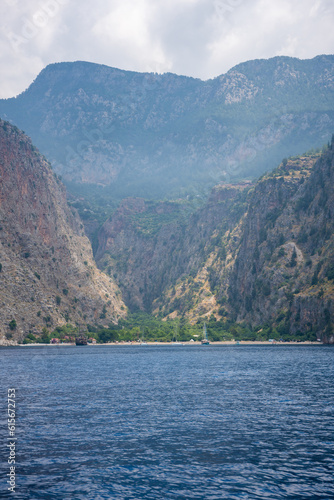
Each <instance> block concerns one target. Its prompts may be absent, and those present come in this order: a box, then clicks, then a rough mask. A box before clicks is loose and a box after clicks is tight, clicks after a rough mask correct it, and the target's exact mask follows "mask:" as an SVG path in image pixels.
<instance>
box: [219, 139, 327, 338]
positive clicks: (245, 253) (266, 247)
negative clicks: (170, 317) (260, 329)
mask: <svg viewBox="0 0 334 500" xmlns="http://www.w3.org/2000/svg"><path fill="white" fill-rule="evenodd" d="M333 149H334V143H333V141H332V144H331V145H330V147H329V148H328V150H327V151H325V152H324V153H323V154H322V155H321V156H319V157H312V156H311V157H305V158H297V159H295V160H293V159H292V160H290V161H287V162H284V163H283V164H282V165H281V166H280V167H279V168H278V169H276V171H274V173H273V174H270V175H268V176H266V177H265V178H263V179H262V180H261V181H260V182H259V183H258V184H257V186H256V188H255V190H254V193H253V196H252V198H251V200H250V205H249V209H248V214H247V217H246V219H245V222H244V227H243V232H242V238H241V242H240V247H239V250H238V255H237V258H236V261H235V265H234V270H233V273H232V276H231V278H230V288H229V301H230V310H231V312H233V314H234V317H235V318H236V319H237V320H238V321H246V322H249V323H251V324H252V325H253V326H255V325H260V324H264V323H268V324H272V325H275V326H276V327H277V329H278V330H279V331H280V332H282V333H283V332H285V331H289V332H292V333H297V334H298V332H304V333H305V332H307V331H313V332H317V334H318V335H319V336H321V338H322V339H325V340H326V341H331V342H333V341H334V337H333V318H334V316H333V315H334V302H333V299H334V282H333V279H334V250H333V249H334V245H333V244H334V234H333V233H334V231H333V229H334V227H333V220H334V219H333V215H334V191H333V185H334V184H333V182H334V151H333Z"/></svg>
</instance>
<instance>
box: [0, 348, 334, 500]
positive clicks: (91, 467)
mask: <svg viewBox="0 0 334 500" xmlns="http://www.w3.org/2000/svg"><path fill="white" fill-rule="evenodd" d="M0 380H1V397H0V399H1V401H0V403H1V416H0V439H1V464H0V472H1V481H0V498H7V496H8V497H9V498H15V500H21V499H24V500H26V499H33V500H37V499H43V500H48V499H57V500H58V499H59V500H67V499H76V500H81V499H82V500H84V499H85V500H86V499H92V500H99V499H115V500H116V499H129V500H130V499H131V500H132V499H133V500H139V499H159V500H160V499H161V500H165V499H205V500H210V499H212V500H213V499H228V500H232V499H271V500H274V499H308V498H309V499H333V498H334V485H333V472H334V418H333V417H334V348H333V347H329V346H321V345H319V346H288V345H286V346H285V345H273V346H243V345H240V346H212V345H211V346H130V345H129V346H117V347H116V346H115V347H112V346H82V347H79V346H68V347H65V346H59V347H56V346H49V347H15V348H10V347H7V348H1V349H0ZM9 388H12V389H15V398H16V407H15V411H16V415H15V437H16V438H17V439H16V441H15V453H16V456H15V493H11V492H9V491H8V482H7V481H8V478H9V476H8V474H9V467H10V466H9V464H8V459H9V448H8V447H6V445H7V444H8V442H9V436H8V425H7V396H8V393H7V391H8V389H9Z"/></svg>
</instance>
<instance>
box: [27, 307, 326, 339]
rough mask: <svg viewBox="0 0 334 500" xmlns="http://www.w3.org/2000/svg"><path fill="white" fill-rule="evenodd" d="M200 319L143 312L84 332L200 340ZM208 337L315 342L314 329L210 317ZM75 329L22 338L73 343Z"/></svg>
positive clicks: (93, 335) (117, 336)
mask: <svg viewBox="0 0 334 500" xmlns="http://www.w3.org/2000/svg"><path fill="white" fill-rule="evenodd" d="M203 323H204V322H203V319H199V320H198V321H197V323H196V324H194V325H192V324H190V323H189V322H188V321H187V320H185V319H170V320H168V321H162V320H160V319H158V318H156V317H154V316H151V315H150V314H147V313H143V312H140V313H134V314H129V316H128V317H127V318H126V319H122V320H120V321H119V323H118V325H112V324H111V325H109V327H108V328H106V327H103V326H100V325H94V326H92V325H90V326H88V330H87V332H86V336H87V337H88V338H89V339H95V340H96V342H97V343H99V344H103V343H107V342H136V341H139V342H140V341H143V340H145V341H148V342H172V341H173V340H178V341H181V342H187V341H190V340H191V339H193V340H194V341H196V340H201V338H202V332H203ZM206 327H207V333H208V338H209V340H210V341H212V342H217V341H229V340H238V341H240V340H247V341H267V340H269V339H273V340H283V341H285V342H288V341H301V342H302V341H316V340H317V336H316V333H315V332H307V333H298V334H296V335H290V334H289V333H287V332H285V331H283V330H281V329H276V328H273V327H271V326H270V325H263V326H262V327H261V328H256V329H252V328H251V327H250V326H249V325H246V324H237V323H234V322H230V321H217V320H216V319H215V318H214V317H213V316H212V317H211V318H210V319H209V320H208V321H206ZM78 333H79V332H78V329H77V328H75V327H74V326H72V325H71V324H67V325H65V326H62V327H57V328H56V329H55V330H53V331H52V332H49V331H48V330H47V328H43V331H42V333H41V334H40V335H37V334H36V335H33V334H32V333H29V334H28V335H27V336H26V338H25V339H24V341H23V343H24V344H30V343H46V344H49V343H50V342H51V339H59V341H60V342H63V343H66V342H73V341H74V339H75V337H76V335H78Z"/></svg>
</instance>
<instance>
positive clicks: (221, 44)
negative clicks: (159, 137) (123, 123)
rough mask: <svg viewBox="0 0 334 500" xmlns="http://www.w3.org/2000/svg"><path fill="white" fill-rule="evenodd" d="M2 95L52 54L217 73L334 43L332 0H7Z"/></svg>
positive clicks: (0, 29) (1, 32) (329, 48)
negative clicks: (260, 59) (248, 62)
mask: <svg viewBox="0 0 334 500" xmlns="http://www.w3.org/2000/svg"><path fill="white" fill-rule="evenodd" d="M0 19H1V21H0V57H1V83H0V97H12V96H14V95H17V94H18V93H20V92H22V91H23V90H24V89H25V88H27V87H28V85H29V84H30V83H31V82H32V81H33V79H34V78H35V77H36V76H37V74H38V73H39V72H40V71H41V70H42V69H43V68H44V67H45V66H46V65H47V64H49V63H52V62H60V61H76V60H82V61H91V62H97V63H102V64H106V65H108V66H114V67H118V68H122V69H129V70H135V71H150V72H159V73H163V72H166V71H170V72H173V73H177V74H183V75H189V76H194V77H199V78H202V79H208V78H213V77H215V76H218V75H220V74H222V73H225V72H226V71H228V70H229V69H230V68H231V67H233V66H234V65H235V64H238V63H239V62H242V61H247V60H249V59H256V58H269V57H273V56H276V55H288V56H295V57H299V58H302V59H308V58H312V57H314V56H316V55H318V54H332V53H334V30H333V26H334V2H333V0H80V1H79V0H76V1H75V0H28V1H27V0H1V5H0Z"/></svg>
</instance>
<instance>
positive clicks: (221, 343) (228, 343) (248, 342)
mask: <svg viewBox="0 0 334 500" xmlns="http://www.w3.org/2000/svg"><path fill="white" fill-rule="evenodd" d="M145 345H147V346H171V347H173V346H180V347H182V346H199V345H201V343H200V342H181V343H180V344H173V342H145V344H144V345H143V346H144V347H145ZM210 345H211V346H237V345H238V346H242V345H248V346H249V345H275V346H280V345H304V346H305V345H306V346H307V345H324V344H323V343H322V342H310V341H307V342H278V341H276V342H269V340H262V341H259V340H255V341H251V340H239V341H231V340H226V341H219V342H210ZM72 346H75V344H74V343H71V344H70V343H68V344H16V345H13V344H11V345H7V346H6V345H1V346H0V347H72ZM88 346H94V347H95V346H97V347H98V346H111V347H120V346H129V347H131V346H141V343H140V342H118V343H116V342H108V343H105V344H88ZM143 346H142V347H143ZM77 347H84V346H77ZM203 347H204V346H203Z"/></svg>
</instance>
